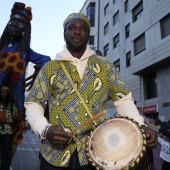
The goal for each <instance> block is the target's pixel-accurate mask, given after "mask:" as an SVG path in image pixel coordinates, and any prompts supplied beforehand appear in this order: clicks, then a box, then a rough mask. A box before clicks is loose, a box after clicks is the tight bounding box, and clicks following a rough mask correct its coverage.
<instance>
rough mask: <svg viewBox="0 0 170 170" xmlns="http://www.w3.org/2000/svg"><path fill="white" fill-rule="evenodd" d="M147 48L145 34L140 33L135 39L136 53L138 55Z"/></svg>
mask: <svg viewBox="0 0 170 170" xmlns="http://www.w3.org/2000/svg"><path fill="white" fill-rule="evenodd" d="M145 49H146V44H145V34H142V35H140V36H139V37H138V38H136V39H135V40H134V54H135V55H137V54H139V53H141V52H142V51H144V50H145Z"/></svg>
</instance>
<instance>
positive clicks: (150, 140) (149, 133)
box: [142, 126, 158, 149]
mask: <svg viewBox="0 0 170 170" xmlns="http://www.w3.org/2000/svg"><path fill="white" fill-rule="evenodd" d="M142 128H143V129H144V131H145V134H146V139H147V144H148V146H149V147H150V148H151V149H155V148H156V147H157V145H158V137H157V133H156V132H155V131H154V130H152V129H150V128H149V127H146V126H142Z"/></svg>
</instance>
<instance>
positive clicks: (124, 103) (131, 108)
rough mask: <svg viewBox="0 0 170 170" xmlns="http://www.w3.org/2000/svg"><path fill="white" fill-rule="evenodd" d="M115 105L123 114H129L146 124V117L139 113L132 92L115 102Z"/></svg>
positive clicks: (140, 122) (119, 112)
mask: <svg viewBox="0 0 170 170" xmlns="http://www.w3.org/2000/svg"><path fill="white" fill-rule="evenodd" d="M114 105H115V108H116V110H117V112H118V114H120V115H121V116H128V117H130V118H132V119H134V120H136V121H137V122H138V123H139V124H141V125H144V118H143V117H142V116H141V115H140V114H139V111H138V109H137V107H136V105H135V104H134V100H133V98H132V93H131V92H130V93H129V94H127V95H126V96H125V97H123V98H122V99H120V100H118V101H116V102H114Z"/></svg>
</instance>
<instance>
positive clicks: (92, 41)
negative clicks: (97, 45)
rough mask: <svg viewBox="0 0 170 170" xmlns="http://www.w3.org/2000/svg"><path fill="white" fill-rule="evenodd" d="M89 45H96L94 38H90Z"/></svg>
mask: <svg viewBox="0 0 170 170" xmlns="http://www.w3.org/2000/svg"><path fill="white" fill-rule="evenodd" d="M89 45H94V36H90V38H89Z"/></svg>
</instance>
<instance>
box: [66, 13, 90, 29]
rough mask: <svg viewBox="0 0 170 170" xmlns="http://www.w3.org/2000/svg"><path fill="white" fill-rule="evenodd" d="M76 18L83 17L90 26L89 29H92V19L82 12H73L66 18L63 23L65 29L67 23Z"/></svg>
mask: <svg viewBox="0 0 170 170" xmlns="http://www.w3.org/2000/svg"><path fill="white" fill-rule="evenodd" d="M74 18H80V19H83V20H84V21H85V22H86V23H87V25H88V26H89V31H90V29H91V24H90V21H89V20H88V19H87V17H86V16H85V15H84V14H82V13H80V12H79V13H72V14H70V15H69V16H68V17H67V18H66V19H65V20H64V23H63V27H64V29H65V28H66V25H67V23H68V22H69V21H70V20H72V19H74Z"/></svg>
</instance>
